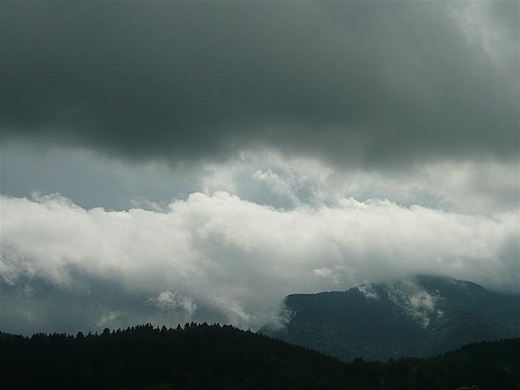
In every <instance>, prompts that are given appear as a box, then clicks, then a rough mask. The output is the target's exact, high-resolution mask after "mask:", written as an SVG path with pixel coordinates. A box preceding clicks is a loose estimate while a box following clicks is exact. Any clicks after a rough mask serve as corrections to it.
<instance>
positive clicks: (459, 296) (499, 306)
mask: <svg viewBox="0 0 520 390" xmlns="http://www.w3.org/2000/svg"><path fill="white" fill-rule="evenodd" d="M282 314H283V315H282V317H283V319H282V320H284V321H285V322H284V321H282V323H281V324H280V323H277V324H268V325H266V326H264V327H263V328H262V329H261V330H260V333H264V334H267V335H270V336H273V337H276V338H280V339H282V340H285V341H288V342H290V343H293V344H297V345H302V346H305V347H308V348H311V349H315V350H317V351H321V352H324V353H326V354H329V355H332V356H336V357H338V358H340V359H342V360H347V361H348V360H352V359H354V358H356V357H363V358H364V359H370V360H386V359H389V358H399V357H401V356H415V357H428V356H432V355H434V354H438V353H441V352H444V351H448V350H452V349H455V348H458V347H460V346H462V345H464V344H468V343H472V342H476V341H485V340H497V339H501V338H512V337H518V336H520V296H519V295H510V294H501V293H496V292H492V291H488V290H486V289H484V288H483V287H481V286H479V285H477V284H474V283H471V282H466V281H460V280H455V279H450V278H444V277H434V276H417V277H415V278H412V279H409V280H405V281H400V282H396V283H393V284H374V285H368V284H366V285H361V286H358V287H353V288H351V289H349V290H347V291H341V292H339V291H338V292H323V293H319V294H293V295H289V296H288V297H287V298H286V299H285V301H284V308H283V313H282Z"/></svg>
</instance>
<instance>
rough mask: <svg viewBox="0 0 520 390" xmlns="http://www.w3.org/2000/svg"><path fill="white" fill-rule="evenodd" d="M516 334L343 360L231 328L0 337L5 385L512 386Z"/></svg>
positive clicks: (516, 378) (518, 359)
mask: <svg viewBox="0 0 520 390" xmlns="http://www.w3.org/2000/svg"><path fill="white" fill-rule="evenodd" d="M518 351H520V338H515V339H503V340H497V341H493V342H480V343H473V344H470V345H467V346H464V347H462V348H460V349H457V350H455V351H451V352H448V353H443V354H440V355H437V356H434V357H431V358H422V359H419V358H406V357H403V358H400V359H390V360H388V361H386V362H380V361H364V360H362V359H360V358H358V359H355V360H353V361H351V362H342V361H340V360H338V359H336V358H333V357H330V356H326V355H323V354H321V353H318V352H315V351H312V350H309V349H305V348H303V347H298V346H294V345H291V344H288V343H286V342H284V341H281V340H277V339H274V338H271V337H269V336H265V335H261V334H256V333H254V332H252V331H244V330H240V329H237V328H235V327H233V326H230V325H219V324H211V325H210V324H207V323H203V324H197V323H187V324H185V325H184V326H180V325H179V326H177V327H176V328H166V327H165V326H163V327H161V328H159V327H154V326H153V325H151V324H145V325H138V326H134V327H129V328H127V329H124V330H122V329H116V330H110V329H108V328H106V329H105V330H104V331H103V332H102V333H100V334H98V333H95V334H92V333H88V334H83V333H81V332H79V333H77V334H76V335H75V336H73V335H67V334H61V333H54V334H44V333H37V334H34V335H32V336H31V337H26V336H20V335H11V334H6V333H1V334H0V367H1V368H0V370H1V372H0V375H1V377H2V385H3V388H4V389H29V388H49V389H50V388H53V389H65V388H67V389H87V388H88V389H92V388H98V389H150V390H160V389H172V390H173V389H210V388H211V389H464V388H466V389H468V388H469V389H481V390H483V389H517V388H518V387H519V385H520V354H519V353H518Z"/></svg>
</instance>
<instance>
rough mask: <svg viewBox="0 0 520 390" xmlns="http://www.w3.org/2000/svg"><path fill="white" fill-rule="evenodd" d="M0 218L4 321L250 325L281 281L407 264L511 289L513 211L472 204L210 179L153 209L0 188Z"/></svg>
mask: <svg viewBox="0 0 520 390" xmlns="http://www.w3.org/2000/svg"><path fill="white" fill-rule="evenodd" d="M1 219H2V237H3V255H2V261H1V263H0V266H1V268H0V274H1V275H2V277H3V284H4V287H3V288H4V294H5V298H4V308H3V311H4V313H3V319H2V321H3V323H4V328H5V329H14V328H15V327H16V326H18V327H19V326H20V321H21V322H22V323H23V324H24V328H25V330H32V331H35V330H37V328H38V327H46V326H47V327H50V328H54V329H56V328H58V329H67V330H71V329H75V328H78V327H81V328H85V327H86V328H98V327H100V326H111V327H114V326H125V325H127V324H129V323H131V321H135V320H139V321H143V320H150V321H154V322H162V323H170V324H175V323H177V322H182V321H187V320H209V321H212V320H213V321H225V322H231V323H234V324H237V325H239V326H242V327H251V328H256V327H258V326H260V325H262V324H263V323H264V322H266V321H268V320H269V319H270V316H271V315H272V313H273V312H275V311H276V309H277V307H278V305H279V303H280V301H281V299H282V298H283V297H284V295H286V294H288V293H292V292H316V291H320V290H330V289H346V288H348V287H350V286H352V285H353V284H357V283H360V282H363V281H365V280H369V281H381V280H389V279H392V278H394V279H395V278H401V277H403V276H406V275H411V274H414V273H436V274H444V275H449V276H453V277H458V278H462V279H470V280H473V281H475V282H478V283H482V284H484V285H485V286H487V287H491V288H494V287H495V288H501V289H507V290H515V289H517V288H518V256H519V249H518V226H519V219H518V213H517V212H509V213H507V212H504V213H501V214H496V215H493V216H482V215H473V216H471V215H464V214H458V213H448V212H443V211H440V210H434V209H428V208H425V207H421V206H412V207H409V208H406V207H402V206H399V205H397V204H395V203H392V202H390V201H384V200H373V201H365V202H359V201H356V200H354V199H352V198H350V199H347V198H343V199H341V200H340V202H339V203H338V204H336V205H335V206H324V205H321V206H308V205H307V206H299V207H296V208H294V209H292V210H289V211H284V210H281V209H274V208H272V207H270V206H261V205H258V204H255V203H252V202H248V201H244V200H241V199H240V198H238V197H236V196H232V195H230V194H229V193H226V192H217V193H215V194H214V195H212V196H210V195H205V194H202V193H193V194H192V195H190V196H189V198H188V199H186V200H178V201H175V202H173V203H171V204H170V205H169V208H168V209H167V210H164V211H162V212H159V211H146V210H142V209H132V210H129V211H122V212H111V211H106V210H104V209H101V208H95V209H90V210H85V209H83V208H80V207H78V206H76V205H74V204H73V203H71V202H70V201H68V200H67V199H64V198H61V197H58V196H47V197H35V198H34V199H25V198H10V197H4V198H2V215H1ZM71 297H74V299H72V298H71ZM60 311H61V313H62V315H56V313H59V312H60ZM64 313H67V314H66V315H65V314H64ZM15 322H18V324H15Z"/></svg>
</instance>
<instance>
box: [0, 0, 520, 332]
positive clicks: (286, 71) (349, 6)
mask: <svg viewBox="0 0 520 390" xmlns="http://www.w3.org/2000/svg"><path fill="white" fill-rule="evenodd" d="M519 7H520V6H519V3H518V2H515V1H512V2H496V3H495V2H471V1H470V2H458V1H454V2H444V1H442V2H441V1H439V2H436V1H433V2H431V1H430V2H418V1H413V2H412V1H400V2H391V1H388V2H386V1H378V2H373V1H366V2H359V1H357V2H350V1H344V2H321V1H305V2H283V1H218V0H216V1H199V2H176V1H160V2H159V1H157V2H144V1H117V2H108V3H103V2H94V3H88V2H82V1H66V2H34V1H31V2H24V1H20V2H11V1H4V2H2V4H1V5H0V27H1V35H0V42H1V60H0V115H1V132H0V141H1V159H0V163H1V174H2V180H1V187H2V188H1V189H2V195H1V198H0V218H1V231H0V238H1V258H0V287H1V300H0V330H1V331H6V332H13V333H23V334H30V333H33V332H41V331H44V332H68V333H74V332H77V331H80V330H81V331H99V330H102V329H103V328H105V327H109V328H111V329H112V328H118V327H121V328H124V327H126V326H131V325H135V324H139V323H146V322H151V323H154V324H156V325H159V326H160V325H163V324H165V325H167V326H176V325H177V324H178V323H181V324H183V323H185V322H190V321H207V322H220V323H231V324H233V325H236V326H239V327H241V328H244V329H252V330H257V329H258V328H260V327H261V326H262V325H264V324H265V323H267V322H269V321H275V320H276V319H277V316H278V315H279V313H280V311H281V310H282V309H283V308H282V306H281V305H282V301H283V298H284V297H285V296H286V295H287V294H290V293H313V292H319V291H330V290H346V289H348V288H350V287H352V286H356V285H360V284H363V283H379V282H385V281H393V280H399V279H403V278H406V277H409V276H412V275H415V274H425V273H427V274H435V275H444V276H449V277H453V278H458V279H463V280H469V281H472V282H475V283H479V284H481V285H483V286H484V287H486V288H488V289H491V290H494V291H502V292H508V293H519V292H520V249H519V224H520V221H519V220H520V218H519V213H520V205H519V203H520V176H519V167H520V134H519V120H520V109H519V95H520V92H519V91H520V82H519V77H520V76H519V74H520V67H519V59H520V49H519V36H520V33H519V28H520V27H519V15H520V10H519ZM282 311H283V310H282Z"/></svg>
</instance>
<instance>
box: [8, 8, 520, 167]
mask: <svg viewBox="0 0 520 390" xmlns="http://www.w3.org/2000/svg"><path fill="white" fill-rule="evenodd" d="M1 18H2V20H1V23H2V31H3V42H2V50H3V53H2V54H3V55H2V57H3V58H2V61H3V63H2V80H1V86H0V87H1V90H2V93H1V105H0V107H1V108H0V109H1V114H2V118H3V119H2V120H3V128H2V133H3V134H2V137H34V138H35V139H37V140H38V142H43V143H48V144H62V145H63V144H67V145H76V146H81V147H87V148H93V149H96V150H99V151H102V152H104V153H108V154H111V155H116V156H118V157H123V158H129V159H165V160H168V161H177V162H178V161H185V160H188V161H194V160H198V159H203V160H211V161H219V160H221V159H223V158H224V159H225V158H228V157H229V156H236V153H237V151H240V150H246V149H251V148H259V147H264V146H268V147H270V148H276V149H278V150H280V151H282V152H284V153H290V154H294V155H313V156H317V157H319V158H321V159H327V160H329V161H332V162H334V163H340V164H345V163H348V164H349V166H352V165H354V164H364V165H365V166H382V165H389V164H390V165H395V164H398V165H403V164H410V163H414V162H417V161H422V160H423V159H436V158H450V159H454V158H456V159H462V160H464V159H468V158H470V159H474V158H480V157H482V156H484V157H486V158H490V157H491V158H495V159H500V160H504V159H506V160H507V159H515V158H517V157H518V138H519V136H518V126H519V123H518V103H519V101H518V34H517V32H518V4H517V3H500V4H491V3H489V4H488V3H486V4H480V3H479V4H450V3H415V2H414V3H386V4H382V3H377V4H375V3H363V4H360V3H343V4H335V3H332V4H331V3H318V2H317V3H298V4H290V3H285V4H277V3H272V2H268V3H261V2H251V3H246V4H245V3H240V4H238V3H228V2H226V3H209V2H204V3H194V4H189V3H184V2H183V3H165V2H159V3H139V2H137V3H109V4H101V3H94V4H89V3H84V2H77V3H70V2H67V3H40V4H35V3H34V2H31V3H25V4H24V3H5V4H3V5H2V16H1Z"/></svg>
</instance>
